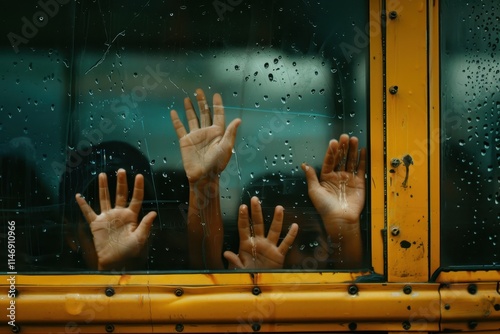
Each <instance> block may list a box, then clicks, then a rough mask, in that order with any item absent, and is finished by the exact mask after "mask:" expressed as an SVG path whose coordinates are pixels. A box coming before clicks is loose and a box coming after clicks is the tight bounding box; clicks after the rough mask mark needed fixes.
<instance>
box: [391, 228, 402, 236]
mask: <svg viewBox="0 0 500 334" xmlns="http://www.w3.org/2000/svg"><path fill="white" fill-rule="evenodd" d="M399 232H400V231H399V227H397V226H393V227H391V234H392V235H393V236H397V235H399Z"/></svg>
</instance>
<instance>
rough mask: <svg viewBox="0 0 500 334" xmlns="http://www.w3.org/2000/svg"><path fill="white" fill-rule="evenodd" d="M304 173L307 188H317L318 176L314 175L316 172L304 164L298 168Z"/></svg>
mask: <svg viewBox="0 0 500 334" xmlns="http://www.w3.org/2000/svg"><path fill="white" fill-rule="evenodd" d="M300 167H301V168H302V170H303V171H304V173H305V174H306V181H307V188H308V189H313V188H316V187H319V181H318V176H317V175H316V171H315V170H314V168H313V167H312V166H310V165H308V164H306V163H305V162H304V163H302V165H301V166H300Z"/></svg>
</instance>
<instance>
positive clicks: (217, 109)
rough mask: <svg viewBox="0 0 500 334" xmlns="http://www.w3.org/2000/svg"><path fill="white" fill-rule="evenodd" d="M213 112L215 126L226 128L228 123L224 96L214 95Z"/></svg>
mask: <svg viewBox="0 0 500 334" xmlns="http://www.w3.org/2000/svg"><path fill="white" fill-rule="evenodd" d="M213 110H214V125H217V126H220V127H221V128H224V127H225V126H226V121H225V116H224V104H223V102H222V96H221V95H220V94H218V93H216V94H214V98H213Z"/></svg>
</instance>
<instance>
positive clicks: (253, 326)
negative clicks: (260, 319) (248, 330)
mask: <svg viewBox="0 0 500 334" xmlns="http://www.w3.org/2000/svg"><path fill="white" fill-rule="evenodd" d="M252 330H253V331H254V332H258V331H260V324H258V323H254V324H252Z"/></svg>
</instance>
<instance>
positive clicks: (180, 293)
mask: <svg viewBox="0 0 500 334" xmlns="http://www.w3.org/2000/svg"><path fill="white" fill-rule="evenodd" d="M174 293H175V295H176V296H177V297H180V296H182V295H183V294H184V290H182V289H181V288H177V289H175V292H174Z"/></svg>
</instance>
